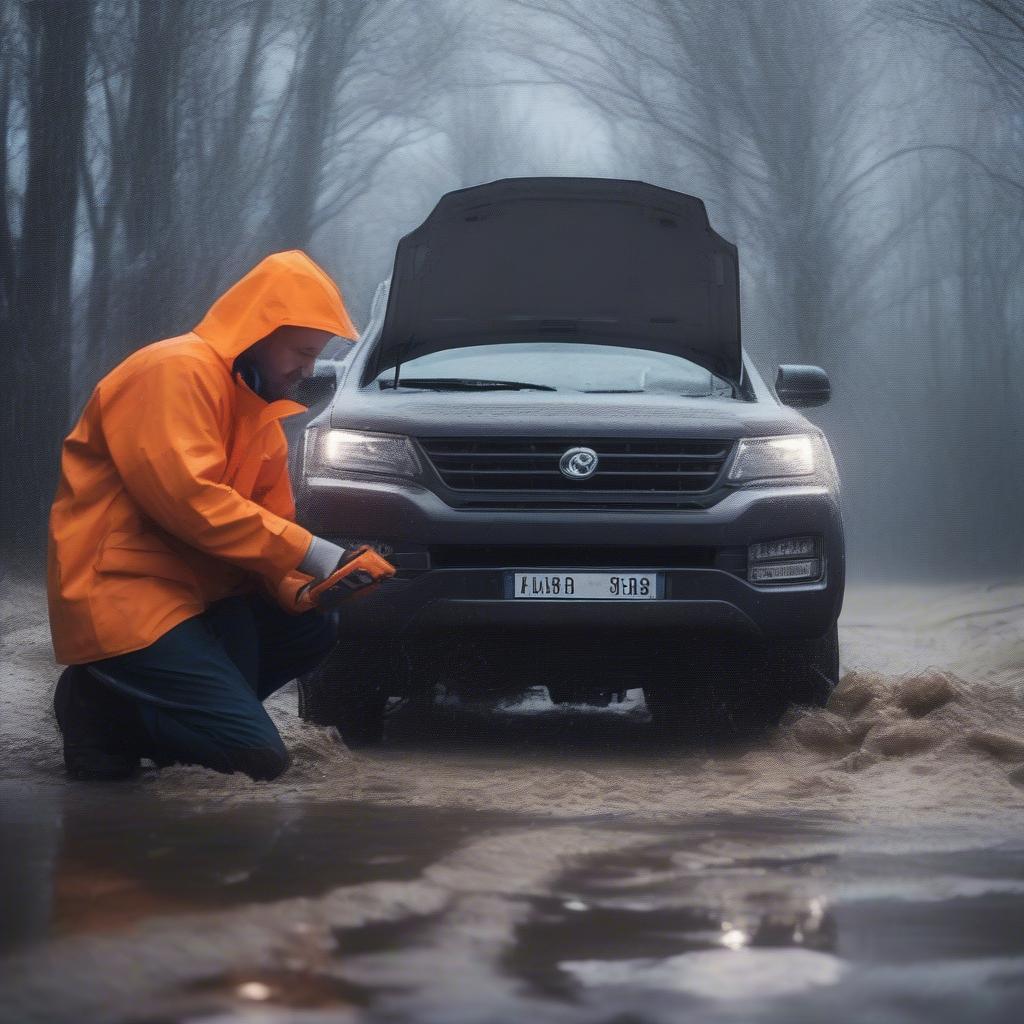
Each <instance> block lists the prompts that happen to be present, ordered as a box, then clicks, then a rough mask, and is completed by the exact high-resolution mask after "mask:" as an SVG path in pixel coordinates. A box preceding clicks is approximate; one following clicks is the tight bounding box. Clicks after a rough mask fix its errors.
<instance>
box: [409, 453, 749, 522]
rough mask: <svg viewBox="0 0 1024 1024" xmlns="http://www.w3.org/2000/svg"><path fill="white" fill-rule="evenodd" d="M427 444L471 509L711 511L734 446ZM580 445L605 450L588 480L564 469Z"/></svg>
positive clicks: (456, 500)
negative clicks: (714, 492) (569, 455)
mask: <svg viewBox="0 0 1024 1024" xmlns="http://www.w3.org/2000/svg"><path fill="white" fill-rule="evenodd" d="M418 441H419V443H420V446H421V447H422V449H423V451H424V452H425V453H426V455H427V456H428V458H429V459H430V462H431V464H432V465H433V467H434V469H435V470H436V471H437V474H438V476H439V477H440V478H441V481H442V482H443V483H444V485H445V487H447V488H448V489H449V492H450V493H449V495H448V497H449V498H450V499H451V503H452V504H455V505H459V506H461V507H464V508H485V507H498V506H500V507H503V508H513V509H514V508H533V509H539V508H552V509H562V508H594V507H598V508H634V509H635V508H706V507H707V506H708V505H709V504H711V503H712V500H713V499H712V494H711V492H712V489H713V488H714V486H715V484H716V482H717V481H718V478H719V475H720V474H721V471H722V466H723V465H724V463H725V460H726V458H727V457H728V455H729V451H730V450H731V448H732V444H733V442H732V441H729V440H708V439H704V438H701V439H699V440H697V439H694V440H679V439H673V438H651V439H636V438H631V439H629V440H623V439H621V438H594V437H589V438H588V437H580V438H572V437H570V438H565V437H554V438H553V437H539V438H524V437H486V438H474V437H470V438H466V437H420V438H418ZM577 446H584V447H588V448H593V450H594V451H595V452H597V456H598V467H597V471H596V472H595V473H594V474H593V476H591V477H589V478H588V479H586V480H571V479H569V478H568V477H566V476H564V475H563V474H562V472H561V470H560V469H559V468H558V462H559V459H560V458H561V456H562V455H563V453H564V452H565V451H566V450H567V449H569V448H574V447H577Z"/></svg>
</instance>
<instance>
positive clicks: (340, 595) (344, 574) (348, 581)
mask: <svg viewBox="0 0 1024 1024" xmlns="http://www.w3.org/2000/svg"><path fill="white" fill-rule="evenodd" d="M339 550H341V551H342V555H341V557H340V558H339V559H338V562H337V564H336V566H335V568H334V570H333V571H332V572H331V573H330V574H329V575H328V576H327V577H326V578H324V579H316V578H313V579H310V580H309V581H308V582H306V583H304V584H302V585H301V586H300V587H299V588H298V590H297V591H296V593H295V596H294V598H293V599H292V601H290V602H289V603H294V606H295V609H296V611H298V612H304V611H309V610H310V609H312V608H325V607H331V606H333V605H336V604H340V603H341V602H343V601H346V600H348V599H350V598H351V597H352V596H353V595H355V594H364V593H367V592H368V591H370V590H373V589H374V588H375V587H376V586H377V584H379V583H380V581H381V580H382V579H385V578H386V577H388V576H394V575H395V567H394V566H393V565H392V564H391V563H390V562H388V561H387V560H386V559H385V558H383V557H382V556H381V555H380V554H378V552H377V551H375V550H374V549H373V548H372V547H370V545H369V544H360V545H359V546H358V547H354V548H349V549H347V550H345V549H339Z"/></svg>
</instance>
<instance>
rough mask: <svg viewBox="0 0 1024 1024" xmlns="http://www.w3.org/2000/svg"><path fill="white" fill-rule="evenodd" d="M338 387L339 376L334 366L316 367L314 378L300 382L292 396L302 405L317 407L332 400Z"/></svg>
mask: <svg viewBox="0 0 1024 1024" xmlns="http://www.w3.org/2000/svg"><path fill="white" fill-rule="evenodd" d="M337 386H338V376H337V374H336V373H335V372H334V367H333V366H315V367H314V369H313V376H312V377H307V378H306V379H305V380H302V381H299V383H298V384H296V385H295V389H294V390H293V392H292V394H293V395H294V396H295V401H296V402H298V403H300V404H301V405H310V406H312V405H317V404H318V403H319V402H322V401H324V399H326V398H330V397H331V395H333V394H334V391H335V389H336V388H337Z"/></svg>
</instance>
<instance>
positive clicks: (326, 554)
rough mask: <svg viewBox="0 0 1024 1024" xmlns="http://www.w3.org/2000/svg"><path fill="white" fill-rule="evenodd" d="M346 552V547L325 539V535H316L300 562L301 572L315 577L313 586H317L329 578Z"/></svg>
mask: <svg viewBox="0 0 1024 1024" xmlns="http://www.w3.org/2000/svg"><path fill="white" fill-rule="evenodd" d="M344 554H345V548H342V547H338V545H337V544H332V543H331V542H330V541H329V540H324V539H323V537H316V536H314V537H313V540H312V541H311V542H310V545H309V547H308V548H307V550H306V555H305V557H304V558H303V559H302V561H301V562H300V563H299V572H304V573H306V574H307V575H308V576H313V577H315V582H314V583H313V584H311V586H315V585H316V584H317V583H319V582H320V581H321V580H325V579H327V577H328V576H330V575H331V573H332V572H334V570H335V569H337V568H338V563H339V562H340V561H341V559H342V557H343V556H344Z"/></svg>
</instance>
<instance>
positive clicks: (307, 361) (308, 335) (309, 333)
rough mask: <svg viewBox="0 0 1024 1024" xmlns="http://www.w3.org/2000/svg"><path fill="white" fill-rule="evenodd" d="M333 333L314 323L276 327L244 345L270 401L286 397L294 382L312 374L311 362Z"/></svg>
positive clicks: (296, 382) (288, 396)
mask: <svg viewBox="0 0 1024 1024" xmlns="http://www.w3.org/2000/svg"><path fill="white" fill-rule="evenodd" d="M333 337H334V335H333V334H331V332H330V331H320V330H317V329H316V328H314V327H291V326H285V327H278V329H277V330H276V331H274V332H272V333H271V334H268V335H267V336H266V337H265V338H261V339H260V340H259V341H257V342H256V344H255V345H250V346H249V348H248V349H246V355H247V356H250V357H251V358H252V360H253V362H254V363H255V364H256V366H257V367H258V368H259V371H260V376H261V377H262V378H263V381H264V385H263V389H264V391H265V392H266V393H267V395H268V396H269V400H270V401H272V402H273V401H277V400H278V399H280V398H290V397H291V393H292V391H293V389H294V388H295V385H296V384H298V383H299V381H301V380H304V379H305V378H306V377H311V376H312V375H313V364H314V362H316V359H317V356H319V355H320V353H321V352H322V351H323V350H324V346H325V345H326V344H327V342H328V341H330V340H331V338H333Z"/></svg>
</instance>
